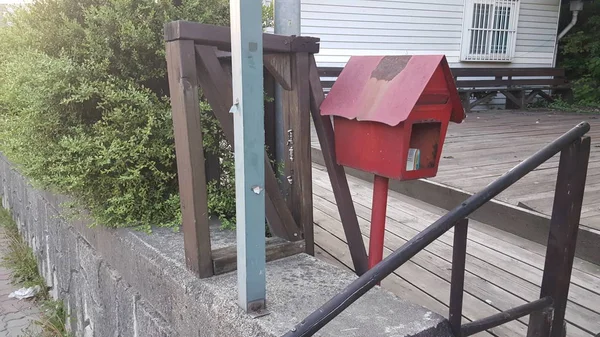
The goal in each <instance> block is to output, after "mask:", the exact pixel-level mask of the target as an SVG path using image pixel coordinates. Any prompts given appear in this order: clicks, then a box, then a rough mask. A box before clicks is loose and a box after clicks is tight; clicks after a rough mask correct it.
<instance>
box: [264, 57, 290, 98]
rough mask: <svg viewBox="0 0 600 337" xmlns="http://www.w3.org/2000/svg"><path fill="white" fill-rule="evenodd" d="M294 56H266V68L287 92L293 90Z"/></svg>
mask: <svg viewBox="0 0 600 337" xmlns="http://www.w3.org/2000/svg"><path fill="white" fill-rule="evenodd" d="M291 59H292V55H290V54H270V55H265V57H264V63H265V68H267V70H268V71H269V73H271V75H273V77H274V78H275V79H276V80H277V83H279V84H280V85H281V87H283V89H285V90H292V64H291V63H292V62H291Z"/></svg>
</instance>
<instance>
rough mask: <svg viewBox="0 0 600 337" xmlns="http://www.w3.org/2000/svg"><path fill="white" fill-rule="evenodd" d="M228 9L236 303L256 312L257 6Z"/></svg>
mask: <svg viewBox="0 0 600 337" xmlns="http://www.w3.org/2000/svg"><path fill="white" fill-rule="evenodd" d="M230 5H231V54H232V70H233V104H234V105H233V107H232V109H231V112H232V113H233V114H234V118H233V120H234V133H235V189H236V190H235V194H236V211H237V275H238V302H239V305H240V306H241V307H242V309H244V310H246V312H258V311H261V310H262V309H265V307H266V304H265V297H266V296H265V295H266V285H265V283H266V278H265V191H264V186H265V182H264V179H265V167H264V162H265V161H264V153H265V147H264V144H265V134H264V133H265V132H264V98H263V43H262V33H263V32H262V1H261V0H231V2H230ZM242 13H243V15H242Z"/></svg>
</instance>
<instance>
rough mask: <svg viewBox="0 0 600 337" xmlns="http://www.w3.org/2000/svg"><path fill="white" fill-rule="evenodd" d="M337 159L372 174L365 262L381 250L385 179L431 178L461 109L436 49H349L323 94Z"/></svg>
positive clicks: (460, 117) (372, 262)
mask: <svg viewBox="0 0 600 337" xmlns="http://www.w3.org/2000/svg"><path fill="white" fill-rule="evenodd" d="M321 114H322V115H325V116H334V132H335V150H336V156H337V162H338V164H340V165H343V166H348V167H352V168H355V169H359V170H363V171H366V172H371V173H373V174H375V182H374V190H373V209H372V214H371V238H370V242H369V267H372V266H374V265H376V264H377V263H379V262H380V261H381V259H382V256H383V238H384V233H385V219H386V206H387V192H388V179H390V178H391V179H397V180H411V179H420V178H428V177H434V176H435V175H436V174H437V170H438V163H439V161H440V157H441V154H442V146H443V144H444V139H445V137H446V130H447V129H448V123H449V122H450V121H453V122H456V123H461V122H462V121H463V119H464V118H465V113H464V109H463V106H462V103H461V101H460V98H459V96H458V91H457V89H456V85H455V83H454V78H453V77H452V74H451V72H450V68H449V67H448V62H447V61H446V58H445V56H443V55H426V56H353V57H351V58H350V60H349V61H348V63H347V64H346V66H345V67H344V69H343V70H342V72H341V74H340V76H339V77H338V79H337V80H336V82H335V84H334V85H333V87H332V88H331V91H330V92H329V94H328V95H327V98H326V99H325V101H323V104H322V105H321Z"/></svg>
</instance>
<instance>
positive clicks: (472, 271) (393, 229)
mask: <svg viewBox="0 0 600 337" xmlns="http://www.w3.org/2000/svg"><path fill="white" fill-rule="evenodd" d="M315 191H316V193H317V195H325V194H326V193H323V192H322V191H321V190H320V189H319V188H317V187H315ZM327 197H331V195H327ZM332 206H333V205H332V204H330V203H329V202H328V201H325V199H323V198H321V197H319V196H317V197H315V207H316V209H318V210H319V211H323V212H325V213H327V214H329V215H330V216H332V217H335V210H334V208H333V207H332ZM390 211H391V213H390V214H389V216H390V218H388V221H387V230H388V233H387V234H386V240H387V242H388V243H390V246H389V247H390V248H392V247H400V246H401V245H402V244H404V243H405V242H406V241H408V240H409V239H410V238H412V237H413V236H414V235H416V234H417V233H418V232H419V230H421V229H419V230H417V229H413V228H410V227H409V226H413V224H415V221H418V222H420V223H422V224H419V228H421V227H422V228H424V227H425V226H426V224H425V222H422V221H420V220H418V219H415V218H414V217H413V218H411V217H410V216H407V215H404V216H402V215H401V214H399V213H398V212H397V210H393V211H392V210H390ZM357 212H358V215H359V223H360V225H361V231H362V233H363V235H365V236H367V235H368V217H369V212H370V210H369V209H368V208H367V207H365V206H362V205H358V204H357ZM392 219H398V220H400V221H402V223H401V222H398V221H395V220H392ZM316 222H317V223H319V222H318V221H316ZM488 240H489V239H488ZM452 241H453V237H452V234H451V233H446V234H445V235H444V236H442V237H441V238H440V239H439V241H436V242H433V243H432V244H431V245H429V246H428V247H427V248H426V249H425V251H424V252H421V253H419V254H418V256H417V257H415V258H413V261H414V262H415V263H417V264H418V265H420V266H423V267H424V268H425V269H427V270H430V271H431V272H433V273H435V274H436V275H438V276H440V277H443V278H444V279H446V280H449V279H450V273H449V270H450V267H449V264H450V263H451V260H450V259H449V257H450V256H452V246H451V244H452ZM467 253H468V255H467V262H468V263H467V275H466V279H467V281H466V291H467V292H469V293H471V294H472V295H474V296H476V297H477V298H480V299H482V300H484V301H485V300H489V301H491V302H493V305H494V306H495V307H497V308H499V309H500V310H507V309H510V308H511V307H512V306H516V305H520V304H523V303H524V302H523V301H520V300H519V299H524V300H527V301H532V300H535V299H537V298H538V294H539V284H540V280H541V274H542V273H541V270H539V269H537V268H535V267H533V266H530V265H526V264H522V263H520V261H518V260H516V259H513V258H510V257H508V256H505V255H503V254H501V253H499V252H497V251H495V250H491V249H488V248H487V247H485V246H482V245H479V244H478V243H477V242H476V241H474V240H472V239H469V241H468V249H467ZM431 254H433V255H431ZM500 267H503V268H504V269H500ZM515 274H517V275H522V274H524V275H526V277H527V278H528V280H529V281H525V280H523V279H522V278H521V277H523V276H516V275H515ZM475 275H476V276H477V277H475ZM482 280H485V282H482ZM488 283H489V284H488ZM500 289H502V290H500ZM498 291H500V292H501V293H502V295H497V293H498ZM504 291H506V292H508V293H509V294H510V295H508V294H504ZM575 291H577V292H579V289H576V290H575ZM488 294H489V295H488ZM586 294H587V296H591V298H590V299H589V301H590V302H591V303H592V304H590V305H591V306H593V307H596V308H598V307H599V304H597V302H595V300H597V299H598V298H600V297H598V296H597V295H595V294H593V293H589V292H586ZM586 300H587V299H586ZM569 310H570V311H569V315H570V316H569V319H571V318H572V319H573V320H574V322H575V323H577V324H579V325H581V324H583V325H584V326H585V325H589V326H588V328H589V329H596V328H600V325H598V324H597V323H594V318H595V317H596V316H597V315H598V313H596V312H593V311H591V310H588V309H586V308H584V307H582V306H580V305H578V304H576V303H574V302H570V303H569ZM525 322H526V321H523V323H525Z"/></svg>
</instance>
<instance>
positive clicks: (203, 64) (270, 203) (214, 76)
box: [196, 46, 302, 241]
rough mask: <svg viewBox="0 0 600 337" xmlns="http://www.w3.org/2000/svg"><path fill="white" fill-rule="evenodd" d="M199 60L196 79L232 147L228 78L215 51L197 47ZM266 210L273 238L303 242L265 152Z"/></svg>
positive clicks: (230, 100)
mask: <svg viewBox="0 0 600 337" xmlns="http://www.w3.org/2000/svg"><path fill="white" fill-rule="evenodd" d="M196 54H197V55H198V57H197V58H196V60H197V67H198V78H199V81H200V85H201V87H202V89H203V90H204V95H205V96H206V98H207V100H208V102H209V103H210V106H211V108H212V109H213V111H214V113H215V116H216V117H217V119H218V120H219V123H220V124H221V128H222V129H223V133H224V134H225V137H226V138H227V141H228V142H229V143H230V144H232V145H233V142H234V138H233V118H232V116H231V114H230V113H229V110H230V108H231V105H232V102H233V94H232V91H231V76H230V75H228V74H227V73H226V72H225V71H224V70H223V68H222V67H221V65H220V62H219V59H218V58H217V56H216V54H215V50H214V48H212V47H208V46H196ZM264 160H265V189H266V191H267V196H266V198H265V207H266V213H267V219H268V221H269V227H270V228H271V231H272V233H273V235H276V236H279V237H282V238H284V239H287V240H290V241H298V240H301V239H302V235H301V232H300V229H299V228H298V226H297V225H296V222H295V221H294V218H293V216H292V213H291V212H290V210H289V208H288V207H287V205H286V204H285V200H284V199H283V198H282V196H281V194H280V193H279V186H278V184H277V179H276V178H275V172H274V171H273V168H272V167H271V164H270V161H269V157H268V154H267V153H266V150H265V156H264Z"/></svg>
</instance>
